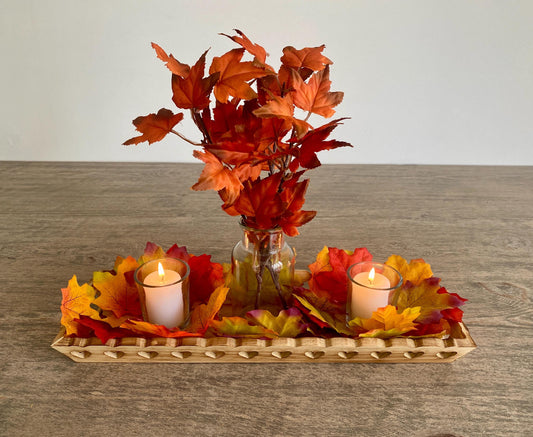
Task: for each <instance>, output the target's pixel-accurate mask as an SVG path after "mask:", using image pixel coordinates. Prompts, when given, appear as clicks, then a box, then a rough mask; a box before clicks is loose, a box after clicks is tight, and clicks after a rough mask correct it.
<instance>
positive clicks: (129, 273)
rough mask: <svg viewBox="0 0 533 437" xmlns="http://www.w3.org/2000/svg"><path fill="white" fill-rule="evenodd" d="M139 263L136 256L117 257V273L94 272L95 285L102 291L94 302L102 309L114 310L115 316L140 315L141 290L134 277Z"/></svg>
mask: <svg viewBox="0 0 533 437" xmlns="http://www.w3.org/2000/svg"><path fill="white" fill-rule="evenodd" d="M137 267H139V264H138V263H137V261H136V260H135V258H133V257H131V256H129V257H127V258H125V259H123V258H121V257H117V260H116V262H115V274H113V273H111V272H94V273H93V285H94V287H95V288H96V289H97V290H98V291H99V292H100V295H99V296H98V297H97V298H96V299H95V301H94V304H95V305H97V306H98V307H99V308H100V309H102V310H108V311H112V312H113V314H114V315H115V317H117V318H119V319H120V318H121V317H124V316H132V317H140V316H141V314H142V312H141V304H140V302H139V292H138V290H137V286H136V284H135V281H134V279H133V274H134V272H135V269H136V268H137Z"/></svg>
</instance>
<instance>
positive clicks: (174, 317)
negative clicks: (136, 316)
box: [143, 263, 185, 329]
mask: <svg viewBox="0 0 533 437" xmlns="http://www.w3.org/2000/svg"><path fill="white" fill-rule="evenodd" d="M158 268H159V269H158V271H156V272H152V273H150V274H149V275H148V276H146V278H145V279H144V281H143V285H151V287H144V294H145V300H146V312H147V313H148V320H149V321H150V323H155V324H157V325H164V326H166V327H167V328H169V329H172V328H175V327H177V326H179V325H181V324H182V323H183V321H184V320H185V314H184V308H185V305H184V302H183V292H182V289H181V282H178V281H180V280H181V276H180V274H179V273H178V272H175V271H174V270H164V269H163V266H162V265H161V263H159V265H158Z"/></svg>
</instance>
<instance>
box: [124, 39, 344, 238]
mask: <svg viewBox="0 0 533 437" xmlns="http://www.w3.org/2000/svg"><path fill="white" fill-rule="evenodd" d="M224 36H227V37H228V38H230V39H231V40H232V41H234V42H235V43H236V44H237V45H238V46H240V47H238V48H235V49H233V50H230V51H229V52H227V53H225V54H223V55H222V56H218V57H214V58H213V59H212V62H211V65H210V67H209V70H208V71H207V72H206V56H207V53H208V52H205V53H203V54H202V56H200V58H199V59H198V61H197V62H196V63H195V64H194V65H193V66H189V65H187V64H184V63H182V62H180V61H178V60H177V59H176V58H175V57H174V56H172V54H167V53H166V52H165V51H164V50H163V49H162V48H161V47H159V46H158V45H157V44H154V43H152V47H153V48H154V50H155V51H156V54H157V57H158V58H159V59H161V60H162V61H163V62H164V63H165V64H166V66H167V68H168V69H169V70H170V71H171V73H172V82H171V84H172V101H173V102H174V104H175V105H176V107H177V108H179V109H181V110H188V111H189V115H190V117H191V119H192V121H193V122H194V124H195V125H196V126H197V128H198V130H199V133H200V137H201V139H200V140H191V139H189V138H186V137H185V136H184V135H183V134H182V133H180V132H179V129H178V125H179V123H180V122H182V120H183V119H184V116H185V114H184V113H183V112H177V113H174V112H172V111H171V110H169V109H166V108H163V109H160V110H159V111H158V112H157V113H152V114H148V115H146V116H140V117H138V118H136V119H135V120H134V121H133V124H134V125H135V127H136V129H137V130H138V131H139V132H140V133H141V135H139V136H137V137H134V138H131V139H129V140H127V141H126V142H125V143H124V144H125V145H132V144H139V143H142V142H145V141H147V142H148V143H149V144H152V143H154V142H157V141H160V140H162V139H163V138H165V137H166V135H167V134H169V133H172V134H174V135H176V136H178V137H180V138H181V139H182V140H184V141H187V142H189V143H191V144H192V145H194V146H198V147H200V149H199V150H194V152H193V153H194V156H195V157H196V158H198V159H200V160H201V161H203V162H204V163H205V166H204V169H203V171H202V173H201V174H200V177H199V179H198V181H197V183H196V184H194V185H193V187H192V188H193V189H194V190H210V189H212V190H215V191H217V192H218V194H219V196H220V198H221V199H222V202H223V204H222V209H223V210H224V211H225V212H226V213H228V214H229V215H232V216H241V217H242V223H243V225H245V226H247V227H249V228H253V229H263V230H267V229H272V228H277V227H280V228H282V230H283V232H284V233H285V234H287V235H289V236H295V235H297V234H298V230H297V228H298V227H299V226H301V225H303V224H305V223H307V222H309V221H310V220H311V219H313V217H314V216H315V214H316V212H315V211H306V210H303V209H302V207H303V205H304V200H305V199H304V195H305V192H306V190H307V187H308V184H309V179H305V178H304V177H303V176H304V174H305V173H306V171H308V170H309V169H312V168H315V167H318V166H319V165H320V161H319V159H318V157H317V153H318V152H320V151H322V150H330V149H335V148H338V147H344V146H351V145H350V144H348V143H346V142H342V141H337V140H334V139H330V138H329V136H330V134H331V133H332V131H333V130H334V129H335V128H336V127H337V126H338V125H339V124H340V123H341V122H342V121H343V120H344V119H343V118H338V119H334V120H332V121H330V122H328V123H326V124H323V125H320V126H318V127H313V126H312V125H311V124H310V118H311V116H312V115H313V114H314V115H317V116H321V117H325V118H331V117H332V116H333V115H334V114H335V110H334V109H333V108H334V107H336V106H337V105H338V104H339V103H340V102H341V101H342V99H343V93H342V92H331V91H330V86H331V81H330V79H329V73H330V69H329V66H330V65H331V64H332V62H331V61H330V60H329V59H328V58H327V57H325V56H324V55H323V54H322V51H323V49H324V46H323V45H322V46H319V47H306V48H303V49H295V48H294V47H290V46H289V47H285V48H284V49H283V56H282V57H281V66H280V67H279V69H277V70H276V69H274V68H273V67H272V66H270V65H269V64H267V63H266V58H267V53H266V51H265V49H264V48H263V47H261V46H260V45H258V44H255V43H253V42H251V41H250V40H249V39H248V38H247V37H246V35H244V34H243V33H242V32H241V31H238V30H236V35H234V36H229V35H224ZM244 55H247V56H248V57H249V58H250V60H243V56H244Z"/></svg>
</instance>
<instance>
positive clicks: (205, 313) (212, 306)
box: [187, 285, 229, 334]
mask: <svg viewBox="0 0 533 437" xmlns="http://www.w3.org/2000/svg"><path fill="white" fill-rule="evenodd" d="M228 291H229V288H228V287H224V286H222V285H221V286H220V287H218V288H217V289H216V290H215V291H213V293H211V296H209V301H208V302H207V304H201V305H198V306H197V307H196V308H195V309H194V310H193V311H192V313H191V319H190V320H191V322H190V324H189V326H187V330H188V331H190V332H198V333H200V334H205V332H206V331H207V328H209V323H210V322H211V320H213V319H214V318H215V316H216V315H217V314H218V312H219V311H220V308H221V307H222V304H223V303H224V301H225V300H226V296H227V294H228Z"/></svg>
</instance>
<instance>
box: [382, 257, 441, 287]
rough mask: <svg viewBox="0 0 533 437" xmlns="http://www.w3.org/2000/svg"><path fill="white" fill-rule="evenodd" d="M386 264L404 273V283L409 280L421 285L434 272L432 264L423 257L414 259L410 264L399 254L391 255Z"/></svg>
mask: <svg viewBox="0 0 533 437" xmlns="http://www.w3.org/2000/svg"><path fill="white" fill-rule="evenodd" d="M385 264H387V265H389V266H391V267H393V268H395V269H396V270H398V271H399V272H400V274H401V275H402V278H403V281H404V283H405V282H407V281H409V282H411V283H412V284H414V285H419V284H421V283H422V281H424V280H425V279H428V278H431V277H432V276H433V272H432V271H431V266H430V265H429V264H428V263H426V262H425V261H424V260H423V259H422V258H418V259H412V260H411V262H410V263H409V264H407V261H406V260H405V259H404V258H402V257H401V256H399V255H391V256H389V258H388V259H387V261H385Z"/></svg>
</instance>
